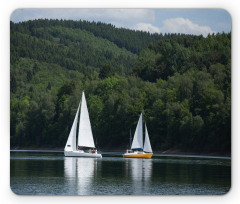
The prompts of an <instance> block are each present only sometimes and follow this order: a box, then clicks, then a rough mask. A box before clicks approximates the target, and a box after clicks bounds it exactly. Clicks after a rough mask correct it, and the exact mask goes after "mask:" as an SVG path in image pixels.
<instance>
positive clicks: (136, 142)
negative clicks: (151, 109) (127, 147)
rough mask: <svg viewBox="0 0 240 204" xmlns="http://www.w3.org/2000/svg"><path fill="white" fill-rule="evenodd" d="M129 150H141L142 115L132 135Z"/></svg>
mask: <svg viewBox="0 0 240 204" xmlns="http://www.w3.org/2000/svg"><path fill="white" fill-rule="evenodd" d="M131 149H143V132H142V113H141V115H140V118H139V120H138V124H137V127H136V130H135V133H134V137H133V142H132V147H131Z"/></svg>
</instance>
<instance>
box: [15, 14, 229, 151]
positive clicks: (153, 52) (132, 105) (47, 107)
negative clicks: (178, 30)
mask: <svg viewBox="0 0 240 204" xmlns="http://www.w3.org/2000/svg"><path fill="white" fill-rule="evenodd" d="M10 35H11V36H10V60H11V67H10V96H11V99H10V123H11V124H10V128H11V129H10V141H11V148H18V147H19V148H24V147H25V148H26V147H33V148H36V147H48V148H56V147H60V148H64V146H65V143H66V140H67V137H68V134H69V131H70V128H71V125H72V122H73V119H74V115H75V113H76V110H77V107H78V103H79V101H80V99H81V93H82V90H84V91H85V94H86V99H87V104H88V109H89V114H90V119H91V125H92V130H93V134H94V138H95V141H96V142H97V146H98V147H99V148H100V149H104V148H105V149H106V148H108V149H122V150H125V149H126V148H127V147H128V146H129V132H130V129H131V131H132V134H133V132H134V131H135V127H136V124H137V120H138V117H139V115H140V113H141V112H143V117H144V121H145V122H146V123H147V125H148V131H149V135H150V140H151V143H152V148H153V151H157V150H158V151H160V150H168V149H179V150H182V151H191V152H198V153H201V152H208V153H213V152H214V153H215V152H217V153H221V154H225V153H229V152H230V151H231V33H229V34H224V33H223V34H215V35H214V34H213V35H209V36H208V37H206V38H204V37H203V36H193V35H180V34H168V35H161V34H150V33H146V32H140V31H132V30H128V29H124V28H116V27H114V26H112V25H110V24H104V23H100V22H97V23H96V22H87V21H64V20H47V19H45V20H34V21H27V22H22V23H13V22H11V23H10Z"/></svg>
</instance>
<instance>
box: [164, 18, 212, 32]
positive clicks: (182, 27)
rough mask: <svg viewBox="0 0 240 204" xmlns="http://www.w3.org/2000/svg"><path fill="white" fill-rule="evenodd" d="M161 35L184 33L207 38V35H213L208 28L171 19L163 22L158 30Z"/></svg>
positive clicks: (188, 21)
mask: <svg viewBox="0 0 240 204" xmlns="http://www.w3.org/2000/svg"><path fill="white" fill-rule="evenodd" d="M160 31H161V32H162V33H185V34H195V35H200V34H202V35H203V36H207V35H208V34H209V33H210V34H212V33H215V31H213V30H212V29H211V28H210V27H209V26H200V25H198V24H195V23H193V22H191V21H190V20H189V19H184V18H172V19H167V20H164V21H163V26H162V27H161V28H160Z"/></svg>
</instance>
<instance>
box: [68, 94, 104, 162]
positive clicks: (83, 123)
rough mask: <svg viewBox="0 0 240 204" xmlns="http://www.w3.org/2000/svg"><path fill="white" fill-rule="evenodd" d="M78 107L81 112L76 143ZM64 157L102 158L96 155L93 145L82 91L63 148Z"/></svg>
mask: <svg viewBox="0 0 240 204" xmlns="http://www.w3.org/2000/svg"><path fill="white" fill-rule="evenodd" d="M80 107H81V110H80V117H79V128H78V141H77V127H78V116H79V109H80ZM64 155H65V156H66V157H95V158H102V155H101V154H99V153H97V149H96V147H95V144H94V140H93V134H92V128H91V123H90V119H89V114H88V109H87V103H86V98H85V94H84V91H83V93H82V101H81V106H80V104H79V106H78V109H77V113H76V115H75V118H74V121H73V124H72V128H71V131H70V133H69V136H68V140H67V143H66V146H65V148H64Z"/></svg>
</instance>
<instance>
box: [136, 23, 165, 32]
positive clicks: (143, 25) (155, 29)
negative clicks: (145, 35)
mask: <svg viewBox="0 0 240 204" xmlns="http://www.w3.org/2000/svg"><path fill="white" fill-rule="evenodd" d="M133 29H135V30H142V31H146V32H150V33H160V29H159V28H158V27H156V26H153V25H152V24H150V23H138V24H136V25H135V26H134V27H133Z"/></svg>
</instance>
